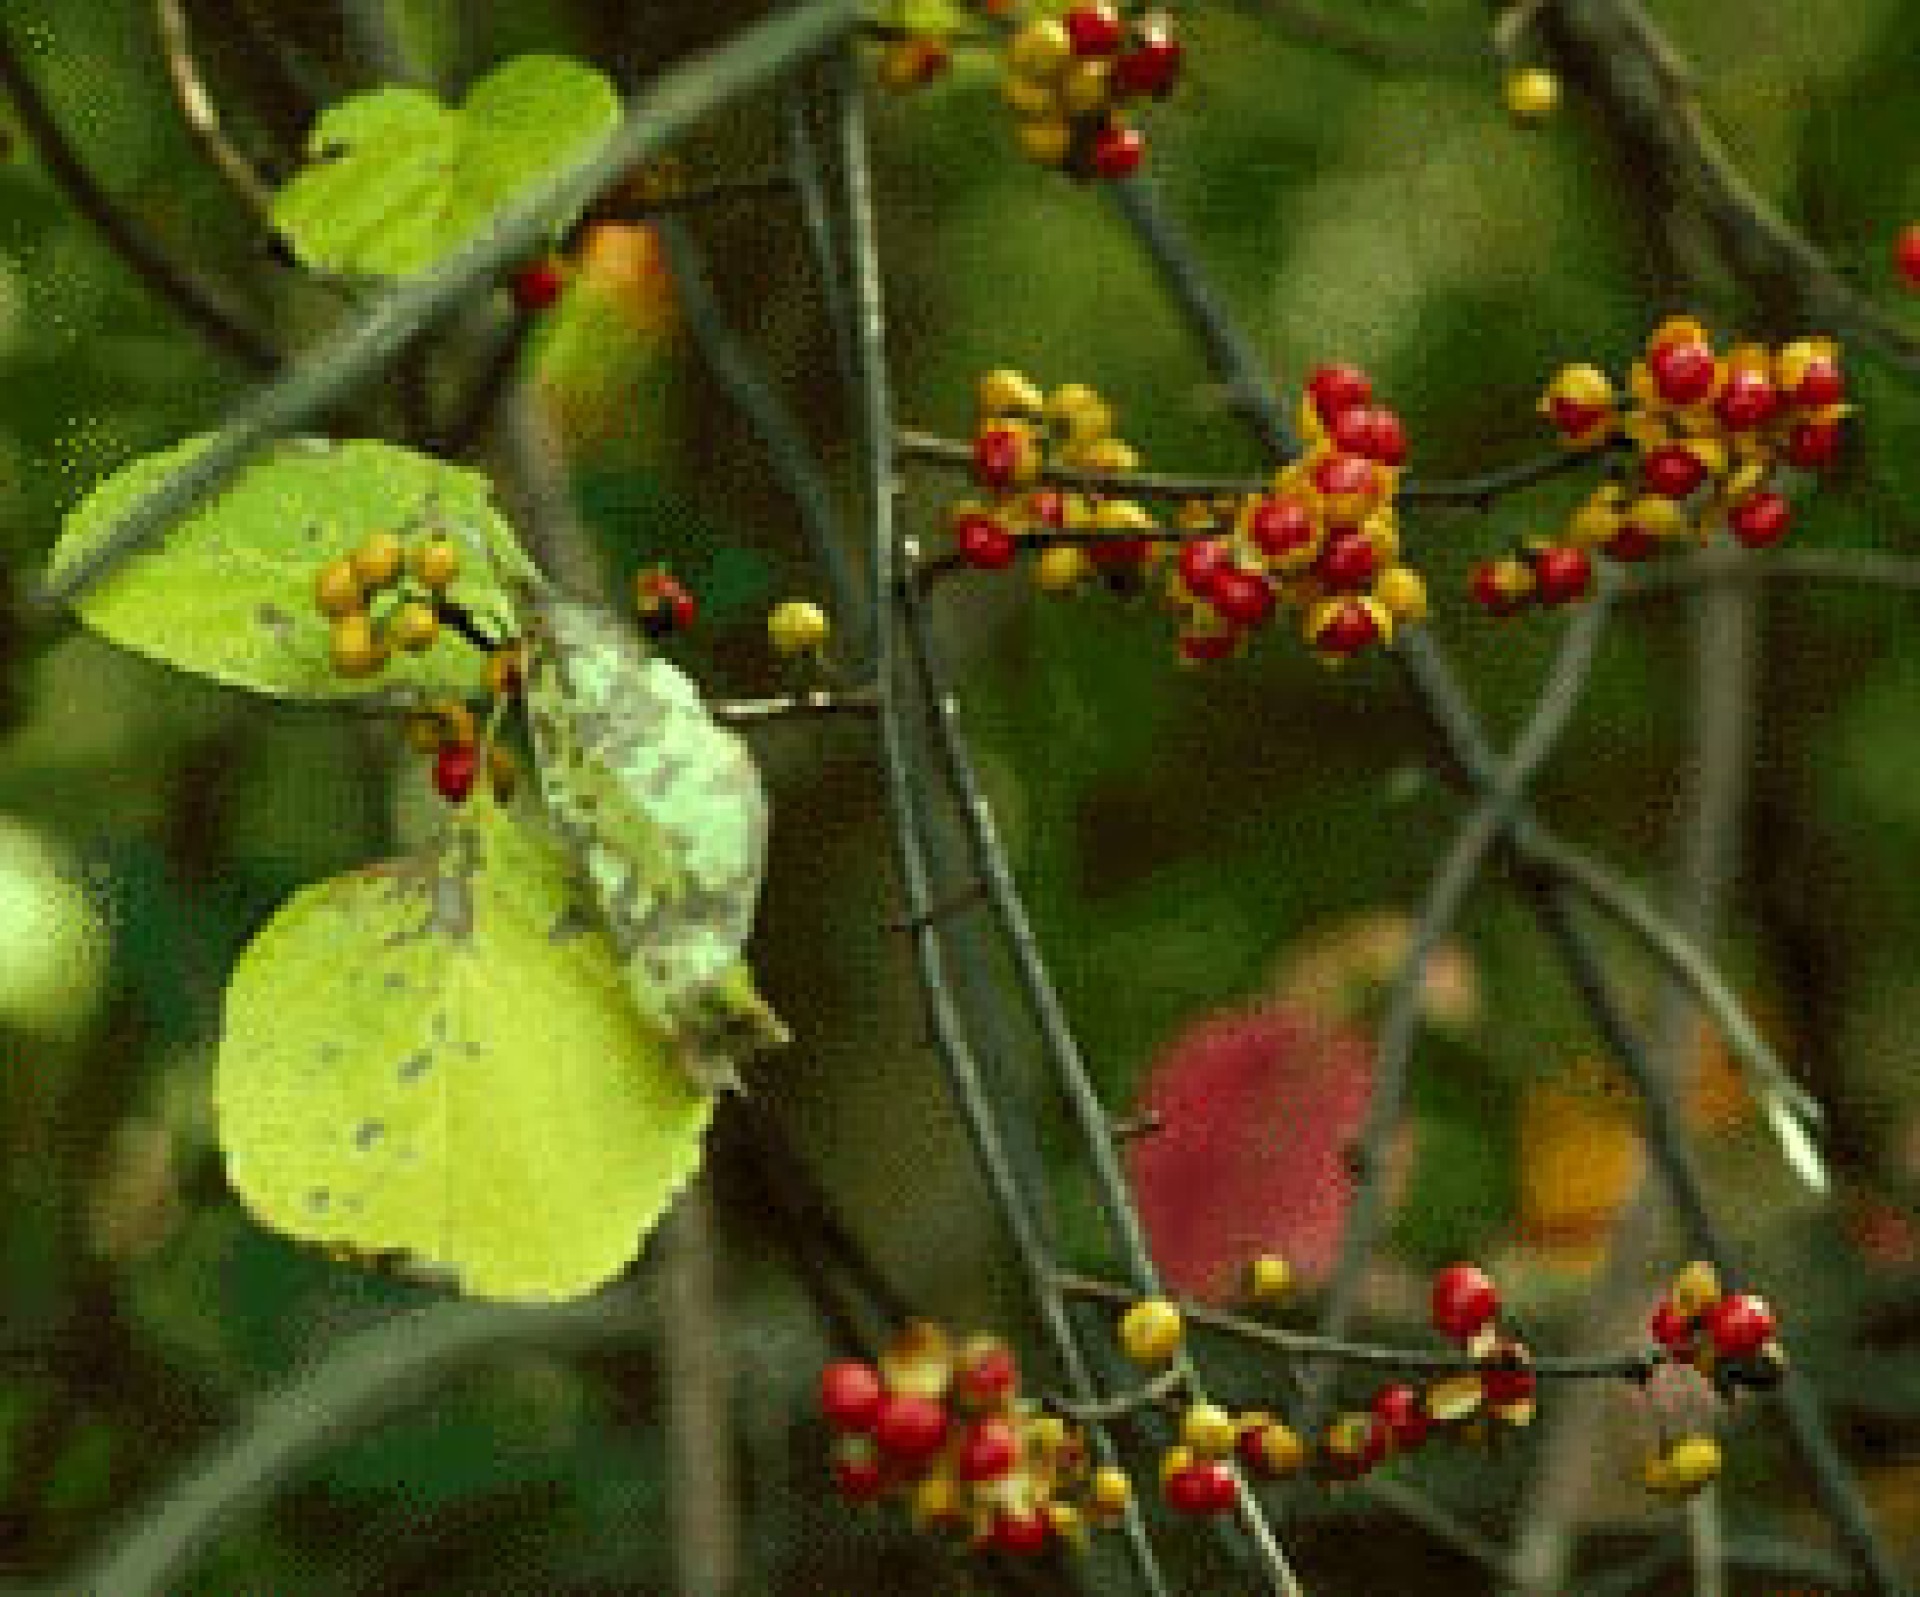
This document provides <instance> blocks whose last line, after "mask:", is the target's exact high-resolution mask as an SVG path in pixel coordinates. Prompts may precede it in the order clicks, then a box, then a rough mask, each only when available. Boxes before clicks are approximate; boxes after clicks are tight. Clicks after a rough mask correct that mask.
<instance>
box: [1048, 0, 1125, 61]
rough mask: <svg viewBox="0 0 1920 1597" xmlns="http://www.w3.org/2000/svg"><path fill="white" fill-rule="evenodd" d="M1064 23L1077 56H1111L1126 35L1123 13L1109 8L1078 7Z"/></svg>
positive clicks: (1105, 6) (1104, 6) (1103, 6)
mask: <svg viewBox="0 0 1920 1597" xmlns="http://www.w3.org/2000/svg"><path fill="white" fill-rule="evenodd" d="M1063 20H1064V21H1065V23H1066V26H1067V42H1068V43H1069V44H1070V45H1072V46H1073V53H1074V54H1075V55H1077V56H1100V55H1112V54H1113V52H1114V51H1115V50H1117V49H1119V48H1120V40H1121V38H1122V37H1123V35H1124V34H1125V31H1126V29H1125V25H1124V24H1123V23H1122V22H1121V20H1120V13H1119V12H1118V11H1116V10H1114V8H1113V7H1112V6H1109V5H1094V6H1075V7H1074V8H1073V9H1072V10H1071V11H1069V12H1068V13H1067V14H1066V17H1065V18H1064V19H1063Z"/></svg>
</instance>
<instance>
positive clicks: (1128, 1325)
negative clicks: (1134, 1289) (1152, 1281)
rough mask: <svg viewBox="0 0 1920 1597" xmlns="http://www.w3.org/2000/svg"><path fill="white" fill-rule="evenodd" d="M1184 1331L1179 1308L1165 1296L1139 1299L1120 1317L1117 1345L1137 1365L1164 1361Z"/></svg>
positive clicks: (1175, 1349)
mask: <svg viewBox="0 0 1920 1597" xmlns="http://www.w3.org/2000/svg"><path fill="white" fill-rule="evenodd" d="M1185 1334H1186V1322H1185V1321H1184V1320H1183V1319H1182V1318H1181V1315H1180V1311H1179V1309H1177V1308H1175V1307H1174V1306H1173V1304H1171V1303H1169V1302H1168V1301H1167V1300H1166V1299H1165V1298H1142V1299H1141V1300H1140V1301H1139V1302H1138V1303H1136V1304H1134V1305H1133V1307H1131V1308H1130V1309H1128V1310H1127V1312H1126V1313H1125V1314H1124V1315H1122V1316H1121V1319H1120V1346H1121V1348H1122V1349H1124V1350H1125V1352H1126V1355H1127V1357H1128V1358H1130V1359H1132V1360H1133V1362H1134V1363H1136V1364H1164V1363H1166V1361H1167V1360H1168V1359H1170V1358H1172V1357H1173V1355H1174V1354H1175V1353H1176V1352H1178V1351H1179V1348H1180V1342H1181V1339H1182V1337H1183V1336H1185Z"/></svg>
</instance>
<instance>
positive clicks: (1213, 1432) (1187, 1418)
mask: <svg viewBox="0 0 1920 1597" xmlns="http://www.w3.org/2000/svg"><path fill="white" fill-rule="evenodd" d="M1238 1437H1239V1427H1238V1426H1236V1425H1235V1424H1234V1423H1233V1416H1232V1415H1231V1414H1229V1413H1228V1412H1227V1411H1226V1410H1225V1409H1223V1408H1221V1407H1220V1406H1219V1405H1218V1404H1217V1403H1195V1404H1194V1405H1193V1406H1192V1407H1191V1408H1189V1409H1188V1410H1187V1412H1186V1413H1185V1414H1184V1415H1182V1416H1181V1419H1180V1440H1181V1441H1183V1442H1185V1443H1186V1444H1187V1446H1188V1447H1190V1448H1192V1449H1193V1450H1194V1452H1196V1453H1198V1454H1199V1455H1200V1456H1201V1457H1202V1458H1224V1457H1225V1456H1226V1455H1227V1454H1228V1453H1231V1452H1232V1451H1233V1444H1234V1442H1235V1441H1236V1440H1237V1439H1238Z"/></svg>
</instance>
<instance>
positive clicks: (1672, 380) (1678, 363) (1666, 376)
mask: <svg viewBox="0 0 1920 1597" xmlns="http://www.w3.org/2000/svg"><path fill="white" fill-rule="evenodd" d="M1647 370H1648V371H1649V372H1650V373H1651V374H1652V377H1653V386H1654V387H1655V388H1656V389H1658V390H1659V392H1660V397H1661V398H1662V399H1664V400H1665V401H1666V402H1667V403H1668V404H1669V405H1693V404H1698V403H1699V402H1700V401H1701V400H1703V399H1705V398H1706V397H1707V395H1709V394H1710V393H1712V392H1713V383H1714V378H1715V377H1716V376H1717V375H1718V371H1717V368H1716V367H1715V364H1714V359H1713V351H1712V350H1711V349H1709V348H1707V346H1706V345H1705V344H1700V343H1695V342H1693V341H1692V340H1690V339H1676V340H1675V341H1673V342H1672V343H1668V344H1662V345H1661V346H1660V347H1659V348H1658V349H1656V350H1655V351H1654V352H1653V353H1652V354H1651V355H1649V356H1648V357H1647Z"/></svg>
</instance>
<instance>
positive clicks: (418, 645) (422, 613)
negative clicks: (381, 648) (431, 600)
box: [393, 599, 440, 654]
mask: <svg viewBox="0 0 1920 1597" xmlns="http://www.w3.org/2000/svg"><path fill="white" fill-rule="evenodd" d="M439 636H440V618H439V617H438V616H436V615H435V614H434V613H433V610H432V608H431V606H428V605H424V604H421V603H419V602H418V601H417V600H413V599H409V600H408V601H407V602H406V603H405V604H403V605H401V606H400V608H399V610H398V611H396V612H395V613H394V617H393V642H394V647H396V648H398V649H403V650H405V651H406V652H407V653H408V654H421V653H424V652H425V651H426V650H428V649H431V648H432V647H433V645H434V640H435V639H437V638H438V637H439Z"/></svg>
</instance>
